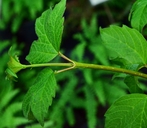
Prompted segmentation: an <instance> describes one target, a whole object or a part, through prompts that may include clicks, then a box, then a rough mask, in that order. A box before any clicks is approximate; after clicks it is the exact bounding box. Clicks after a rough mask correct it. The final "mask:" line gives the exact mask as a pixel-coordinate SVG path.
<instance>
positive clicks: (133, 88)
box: [124, 76, 143, 93]
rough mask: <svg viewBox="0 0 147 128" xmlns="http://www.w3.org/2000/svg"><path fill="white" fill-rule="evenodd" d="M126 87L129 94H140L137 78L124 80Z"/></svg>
mask: <svg viewBox="0 0 147 128" xmlns="http://www.w3.org/2000/svg"><path fill="white" fill-rule="evenodd" d="M124 82H125V83H126V85H127V86H128V87H129V91H130V93H142V92H143V91H142V89H141V88H140V86H139V82H138V79H137V77H135V76H127V77H126V78H125V80H124Z"/></svg>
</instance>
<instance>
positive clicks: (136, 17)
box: [129, 0, 147, 32]
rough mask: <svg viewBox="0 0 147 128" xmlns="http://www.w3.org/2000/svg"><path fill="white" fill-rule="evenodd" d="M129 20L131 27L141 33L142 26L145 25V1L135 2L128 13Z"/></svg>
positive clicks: (146, 18) (146, 2) (146, 11)
mask: <svg viewBox="0 0 147 128" xmlns="http://www.w3.org/2000/svg"><path fill="white" fill-rule="evenodd" d="M129 20H130V21H131V26H132V27H133V28H135V29H137V30H138V31H140V32H141V31H142V29H143V28H144V26H145V25H146V24H147V1H146V0H137V1H136V2H135V3H134V4H133V6H132V9H131V11H130V15H129Z"/></svg>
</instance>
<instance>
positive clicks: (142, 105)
mask: <svg viewBox="0 0 147 128" xmlns="http://www.w3.org/2000/svg"><path fill="white" fill-rule="evenodd" d="M105 116H106V124H105V128H146V126H147V96H146V95H144V94H130V95H126V96H123V97H121V98H120V99H118V100H117V101H116V102H115V103H114V104H112V106H111V107H110V108H109V109H108V111H107V112H106V114H105Z"/></svg>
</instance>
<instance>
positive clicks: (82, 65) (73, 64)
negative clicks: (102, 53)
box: [24, 61, 147, 79]
mask: <svg viewBox="0 0 147 128" xmlns="http://www.w3.org/2000/svg"><path fill="white" fill-rule="evenodd" d="M53 66H57V67H58V66H59V67H69V68H65V69H63V70H61V71H60V70H59V71H57V73H60V72H62V71H66V70H70V69H75V68H90V69H97V70H106V71H112V72H119V73H125V74H129V75H133V76H139V77H143V78H146V79H147V74H144V73H141V72H137V71H132V70H127V69H123V68H117V67H112V66H104V65H97V64H88V63H80V62H75V61H72V62H71V63H45V64H32V65H24V68H34V67H53Z"/></svg>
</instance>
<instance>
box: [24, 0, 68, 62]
mask: <svg viewBox="0 0 147 128" xmlns="http://www.w3.org/2000/svg"><path fill="white" fill-rule="evenodd" d="M65 4H66V0H61V2H60V3H58V4H56V6H55V7H54V8H53V9H48V10H47V11H45V12H43V13H42V15H41V16H40V17H39V18H38V19H37V20H36V24H35V29H36V33H37V35H38V40H37V41H34V42H33V43H32V46H31V49H30V53H29V55H28V56H27V57H26V59H27V60H28V61H29V62H30V63H45V62H49V61H50V60H52V59H53V58H55V57H56V56H57V55H58V52H59V50H60V44H61V37H62V33H63V22H64V18H63V14H64V11H65Z"/></svg>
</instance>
